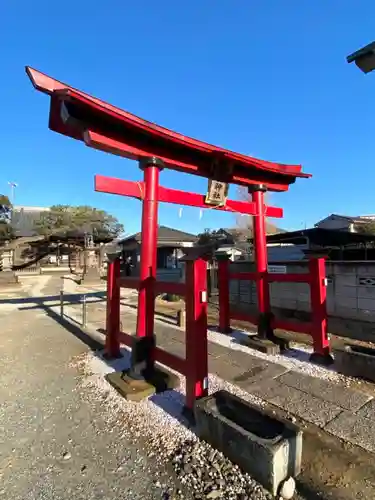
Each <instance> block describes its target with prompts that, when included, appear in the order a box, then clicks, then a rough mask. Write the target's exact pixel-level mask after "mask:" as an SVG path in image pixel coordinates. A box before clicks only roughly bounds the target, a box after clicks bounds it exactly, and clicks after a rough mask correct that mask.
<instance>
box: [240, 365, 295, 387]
mask: <svg viewBox="0 0 375 500" xmlns="http://www.w3.org/2000/svg"><path fill="white" fill-rule="evenodd" d="M286 372H288V369H287V368H285V367H284V366H281V365H277V364H275V363H267V362H263V363H261V364H259V365H255V366H253V367H252V368H250V369H249V370H246V371H244V372H243V373H241V374H240V375H238V376H236V377H235V378H234V382H235V383H236V384H237V385H239V386H240V387H241V388H243V389H245V390H247V387H248V386H249V385H252V384H254V383H255V382H260V381H262V380H270V379H274V378H276V377H279V376H280V375H282V374H283V373H286Z"/></svg>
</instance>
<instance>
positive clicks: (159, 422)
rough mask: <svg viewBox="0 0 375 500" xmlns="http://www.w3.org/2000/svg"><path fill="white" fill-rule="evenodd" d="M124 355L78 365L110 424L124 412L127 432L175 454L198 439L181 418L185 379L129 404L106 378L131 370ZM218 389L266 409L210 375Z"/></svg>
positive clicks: (211, 386)
mask: <svg viewBox="0 0 375 500" xmlns="http://www.w3.org/2000/svg"><path fill="white" fill-rule="evenodd" d="M122 354H123V358H122V359H119V360H115V361H113V362H110V363H109V362H108V361H106V360H104V359H103V358H102V357H101V355H100V354H95V353H92V352H90V353H87V354H85V355H84V356H83V357H81V358H80V359H79V360H78V361H77V362H76V363H77V364H78V365H79V368H80V369H81V371H82V372H83V374H84V377H83V378H82V381H81V383H82V384H83V385H84V386H86V387H87V388H89V389H90V390H91V392H92V394H93V395H94V396H96V397H97V398H98V399H99V400H100V401H103V400H104V401H105V406H106V408H107V411H108V419H109V422H110V421H111V419H115V420H117V419H118V418H119V412H121V414H122V417H123V418H124V419H125V420H126V421H127V426H126V427H124V429H126V431H129V433H130V434H131V435H133V436H134V437H135V438H139V437H142V438H143V439H145V440H146V441H147V442H148V444H150V445H151V446H152V444H153V443H156V444H157V446H158V449H159V448H160V447H162V448H163V449H164V450H165V452H168V453H172V452H173V451H174V450H175V449H176V448H177V447H178V446H180V445H181V443H182V442H183V441H185V440H195V439H197V438H196V436H195V434H194V433H193V432H192V431H190V430H189V429H188V428H187V427H186V425H187V422H186V421H184V419H183V417H181V410H182V407H183V405H184V400H185V377H183V376H182V375H180V374H178V373H176V375H177V376H178V377H179V379H180V387H179V389H177V390H174V391H166V392H164V393H162V394H156V395H154V396H152V397H151V398H149V399H146V400H144V401H141V402H140V403H134V402H131V401H126V400H125V399H124V398H123V397H122V396H120V395H119V394H118V393H117V391H116V390H115V389H114V388H113V387H112V386H111V385H110V384H109V383H108V382H107V381H106V380H105V378H104V376H105V375H106V374H108V373H111V372H113V371H119V370H123V369H125V368H127V367H128V363H129V351H128V350H127V349H126V348H123V349H122ZM219 389H226V390H228V391H230V392H232V393H234V394H237V395H238V396H240V397H242V398H243V399H245V400H247V401H250V402H252V403H254V404H257V405H259V406H264V402H263V401H262V400H261V399H259V398H257V397H256V396H253V395H252V394H249V393H247V392H245V391H243V390H241V389H240V388H239V387H237V386H234V385H232V384H230V383H229V382H226V381H225V380H222V379H220V378H219V377H217V376H215V375H212V374H210V375H209V392H210V393H213V392H216V391H218V390H219ZM104 401H103V402H104Z"/></svg>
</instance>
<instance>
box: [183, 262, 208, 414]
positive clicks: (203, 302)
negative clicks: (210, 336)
mask: <svg viewBox="0 0 375 500" xmlns="http://www.w3.org/2000/svg"><path fill="white" fill-rule="evenodd" d="M185 342H186V363H185V366H186V408H187V409H188V410H189V411H190V410H192V409H193V408H194V402H195V400H196V399H198V398H201V397H204V396H206V395H207V393H208V392H207V391H208V363H207V358H208V349H207V263H206V261H205V260H204V259H201V258H198V259H196V260H191V261H187V262H186V339H185Z"/></svg>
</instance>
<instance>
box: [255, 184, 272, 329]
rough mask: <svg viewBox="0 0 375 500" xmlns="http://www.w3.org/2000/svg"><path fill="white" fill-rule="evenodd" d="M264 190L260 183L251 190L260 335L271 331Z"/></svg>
mask: <svg viewBox="0 0 375 500" xmlns="http://www.w3.org/2000/svg"><path fill="white" fill-rule="evenodd" d="M265 191H266V188H265V187H264V186H262V185H260V186H257V187H256V189H253V190H252V191H251V193H252V200H253V203H255V207H256V215H254V216H253V234H254V253H255V268H256V272H257V283H256V286H257V297H258V311H259V324H258V334H259V335H260V336H261V337H266V336H268V333H271V325H270V323H271V318H270V313H271V305H270V293H269V284H268V279H267V273H268V270H267V268H268V258H267V239H266V220H265V204H264V193H265Z"/></svg>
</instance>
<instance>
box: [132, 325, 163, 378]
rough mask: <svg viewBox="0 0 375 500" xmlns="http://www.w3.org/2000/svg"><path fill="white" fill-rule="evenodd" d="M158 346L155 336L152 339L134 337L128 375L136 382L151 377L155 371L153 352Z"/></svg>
mask: <svg viewBox="0 0 375 500" xmlns="http://www.w3.org/2000/svg"><path fill="white" fill-rule="evenodd" d="M155 346H156V338H155V335H153V336H152V337H133V342H132V351H131V358H130V370H129V372H128V375H129V376H130V377H132V378H133V379H135V380H141V379H144V378H145V376H146V375H147V376H151V375H152V373H153V372H154V371H155V362H154V356H153V351H154V349H155Z"/></svg>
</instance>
